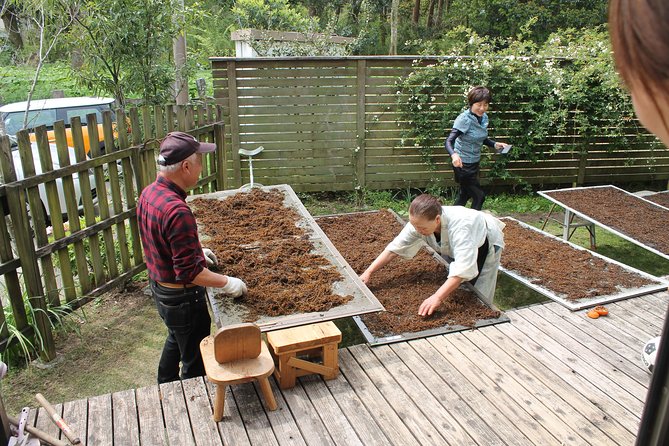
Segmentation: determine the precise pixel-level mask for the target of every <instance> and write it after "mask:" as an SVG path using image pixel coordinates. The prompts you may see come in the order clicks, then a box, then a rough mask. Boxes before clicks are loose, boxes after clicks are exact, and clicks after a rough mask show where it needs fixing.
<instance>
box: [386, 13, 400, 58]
mask: <svg viewBox="0 0 669 446" xmlns="http://www.w3.org/2000/svg"><path fill="white" fill-rule="evenodd" d="M399 9H400V0H393V2H392V5H391V7H390V51H389V52H388V54H390V55H391V56H395V55H397V21H398V20H397V16H398V12H399Z"/></svg>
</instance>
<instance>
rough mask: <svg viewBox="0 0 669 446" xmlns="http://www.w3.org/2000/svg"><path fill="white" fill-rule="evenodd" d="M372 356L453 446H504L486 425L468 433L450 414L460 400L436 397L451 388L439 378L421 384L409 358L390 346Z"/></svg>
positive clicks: (472, 429) (483, 424)
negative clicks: (501, 445) (474, 444)
mask: <svg viewBox="0 0 669 446" xmlns="http://www.w3.org/2000/svg"><path fill="white" fill-rule="evenodd" d="M372 353H374V355H375V356H376V357H377V358H378V360H379V361H380V362H381V363H382V364H383V366H384V367H385V368H386V370H388V372H390V374H391V375H392V376H393V377H394V378H395V380H396V381H397V383H398V384H399V385H400V387H401V388H402V389H403V390H404V392H405V393H406V394H407V395H408V396H409V397H410V398H411V399H412V400H413V402H414V403H415V404H416V407H418V409H419V410H420V411H421V412H422V413H423V416H424V417H425V418H426V419H427V420H429V421H430V422H431V423H432V424H433V425H434V426H435V428H437V430H438V431H439V433H440V434H441V435H442V436H443V437H444V438H445V439H446V440H447V441H448V442H449V443H450V444H472V443H477V444H486V445H487V444H490V445H492V444H503V443H502V442H501V440H500V438H499V437H497V436H496V435H495V434H494V433H492V432H491V431H488V430H487V429H485V428H486V427H487V426H485V423H483V422H480V423H479V424H477V425H474V426H470V428H469V429H467V428H465V426H464V423H463V424H461V423H460V422H459V421H458V420H457V419H456V417H455V416H454V415H453V414H451V412H450V409H452V408H453V407H454V406H456V405H457V404H458V401H457V400H458V399H459V398H458V397H457V395H449V396H451V397H453V396H455V398H445V399H442V398H438V397H437V396H436V395H434V394H433V392H435V393H437V394H439V393H440V390H443V389H444V388H446V387H448V385H447V384H445V383H444V382H443V381H442V380H441V379H440V378H439V377H438V376H436V375H434V374H430V375H428V376H423V378H424V380H421V379H420V378H418V377H417V376H416V375H415V374H414V371H413V370H412V368H411V367H409V364H407V362H410V361H409V359H410V358H405V357H403V356H402V355H401V353H397V352H396V351H395V350H393V349H391V348H390V347H389V346H379V347H374V348H373V349H372ZM412 366H413V368H417V369H418V368H420V367H422V364H420V363H413V364H412ZM479 421H480V420H479Z"/></svg>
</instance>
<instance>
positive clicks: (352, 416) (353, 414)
mask: <svg viewBox="0 0 669 446" xmlns="http://www.w3.org/2000/svg"><path fill="white" fill-rule="evenodd" d="M325 386H326V387H327V388H328V390H329V391H330V393H331V394H332V396H333V398H334V399H335V401H337V404H338V405H339V407H340V408H341V410H342V412H343V414H344V416H345V417H346V419H347V420H348V422H349V423H350V424H351V426H352V427H353V429H355V432H356V433H357V434H358V438H360V441H362V443H363V444H364V445H365V446H382V445H387V444H388V443H389V441H388V439H387V438H386V435H385V434H384V433H383V431H382V430H381V428H380V427H379V425H378V424H376V421H375V420H374V417H373V416H372V414H370V413H369V412H368V411H367V408H366V407H365V405H364V404H363V403H362V401H360V398H358V396H357V395H356V394H355V390H353V388H352V387H351V384H349V382H348V381H347V380H346V378H345V377H344V376H343V375H342V374H341V373H340V374H339V375H337V377H336V378H335V379H330V380H327V381H325Z"/></svg>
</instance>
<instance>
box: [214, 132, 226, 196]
mask: <svg viewBox="0 0 669 446" xmlns="http://www.w3.org/2000/svg"><path fill="white" fill-rule="evenodd" d="M214 141H215V142H216V145H217V146H218V150H216V165H217V172H216V190H227V189H228V154H227V149H226V147H225V125H224V124H223V123H222V122H220V123H216V124H214Z"/></svg>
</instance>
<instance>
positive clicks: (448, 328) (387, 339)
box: [316, 209, 509, 346]
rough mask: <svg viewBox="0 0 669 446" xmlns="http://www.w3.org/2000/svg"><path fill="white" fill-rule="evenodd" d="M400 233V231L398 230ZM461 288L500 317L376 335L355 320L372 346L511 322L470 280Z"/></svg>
mask: <svg viewBox="0 0 669 446" xmlns="http://www.w3.org/2000/svg"><path fill="white" fill-rule="evenodd" d="M388 211H389V212H390V213H391V214H393V216H394V217H395V218H396V219H397V221H398V222H400V223H402V224H405V223H406V222H405V221H404V220H403V219H402V217H400V216H399V215H398V214H397V213H396V212H395V211H393V210H392V209H388ZM376 212H379V211H365V212H350V213H344V214H331V215H322V216H319V217H316V221H317V222H318V220H320V219H324V218H336V217H343V216H346V215H361V214H372V213H376ZM398 233H399V231H398ZM423 249H425V250H426V251H427V252H428V253H429V254H430V255H431V256H432V258H434V261H435V262H439V263H441V264H443V265H446V267H448V262H447V261H446V260H444V258H443V257H441V255H440V254H439V253H437V252H436V251H435V250H434V249H432V248H430V247H429V246H424V247H423ZM460 288H461V289H464V290H466V291H467V292H470V293H472V294H474V295H475V296H476V298H477V299H478V300H479V301H480V302H481V303H482V304H483V305H485V306H487V307H488V308H490V309H492V310H494V311H498V312H499V317H497V318H494V319H479V320H477V321H476V323H475V324H474V326H473V327H465V326H463V325H444V326H441V327H436V328H430V329H428V330H422V331H416V332H405V333H392V334H388V335H386V336H376V335H375V334H374V333H372V332H371V331H370V329H369V328H368V327H367V325H365V322H364V321H363V320H362V318H361V317H360V316H354V317H353V320H354V321H355V323H356V325H357V326H358V328H359V329H360V331H361V332H362V334H363V336H365V339H366V340H367V343H368V344H369V345H371V346H374V345H384V344H391V343H394V342H401V341H408V340H411V339H419V338H425V337H428V336H435V335H442V334H446V333H453V332H457V331H464V330H473V329H475V328H480V327H485V326H487V325H494V324H499V323H501V322H509V317H508V316H507V315H506V314H504V313H503V312H502V311H500V310H499V309H498V308H497V307H496V306H495V305H488V304H487V303H485V300H483V298H482V297H481V293H479V292H478V291H477V290H476V288H474V287H473V286H472V285H471V284H470V283H469V282H464V283H463V284H462V285H460Z"/></svg>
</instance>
